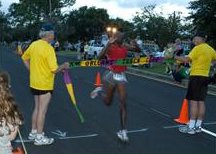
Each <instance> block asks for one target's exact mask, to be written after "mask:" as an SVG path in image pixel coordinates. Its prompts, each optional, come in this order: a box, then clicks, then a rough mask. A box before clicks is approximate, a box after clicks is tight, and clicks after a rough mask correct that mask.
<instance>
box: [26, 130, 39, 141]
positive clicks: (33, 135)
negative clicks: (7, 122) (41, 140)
mask: <svg viewBox="0 0 216 154" xmlns="http://www.w3.org/2000/svg"><path fill="white" fill-rule="evenodd" d="M36 136H37V133H32V132H31V133H29V135H28V139H29V140H34V139H35V138H36Z"/></svg>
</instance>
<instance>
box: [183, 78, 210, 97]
mask: <svg viewBox="0 0 216 154" xmlns="http://www.w3.org/2000/svg"><path fill="white" fill-rule="evenodd" d="M207 91H208V77H204V76H190V77H189V84H188V90H187V95H186V98H187V99H188V100H194V101H205V99H206V95H207Z"/></svg>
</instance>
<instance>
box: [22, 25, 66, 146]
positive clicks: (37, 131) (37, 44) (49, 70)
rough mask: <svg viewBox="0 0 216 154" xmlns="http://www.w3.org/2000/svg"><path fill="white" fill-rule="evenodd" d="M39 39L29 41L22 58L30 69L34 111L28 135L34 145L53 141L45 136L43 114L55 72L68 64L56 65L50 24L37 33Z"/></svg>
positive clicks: (46, 106) (50, 92) (52, 32)
mask: <svg viewBox="0 0 216 154" xmlns="http://www.w3.org/2000/svg"><path fill="white" fill-rule="evenodd" d="M39 36H40V38H41V39H39V40H37V41H34V42H33V43H31V45H30V46H29V48H28V49H27V50H26V52H25V53H24V54H23V56H22V59H23V61H24V64H25V66H26V67H27V69H28V70H29V71H30V90H31V92H32V94H33V95H34V101H35V106H34V111H33V113H32V130H31V132H30V134H29V136H28V138H29V139H32V140H34V144H35V145H47V144H52V143H53V142H54V139H53V138H48V137H46V136H45V134H44V132H43V130H44V123H45V116H46V112H47V109H48V105H49V103H50V99H51V96H52V93H53V88H54V77H55V73H57V72H59V71H62V70H63V69H65V68H68V66H69V64H68V63H64V64H62V65H60V66H58V65H57V60H56V55H55V51H54V49H53V47H52V46H51V45H50V42H51V41H52V40H53V39H54V30H53V28H52V26H51V25H44V26H43V27H42V28H41V30H40V33H39Z"/></svg>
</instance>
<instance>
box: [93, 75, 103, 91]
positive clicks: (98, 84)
mask: <svg viewBox="0 0 216 154" xmlns="http://www.w3.org/2000/svg"><path fill="white" fill-rule="evenodd" d="M94 85H95V86H96V87H101V86H102V83H101V76H100V72H97V76H96V79H95V84H94Z"/></svg>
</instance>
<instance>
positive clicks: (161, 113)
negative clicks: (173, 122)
mask: <svg viewBox="0 0 216 154" xmlns="http://www.w3.org/2000/svg"><path fill="white" fill-rule="evenodd" d="M150 109H151V110H152V111H154V112H156V113H159V114H160V115H163V116H165V117H168V118H171V116H170V115H168V114H166V113H163V112H161V111H158V110H156V109H154V108H150Z"/></svg>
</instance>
